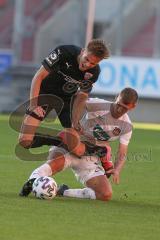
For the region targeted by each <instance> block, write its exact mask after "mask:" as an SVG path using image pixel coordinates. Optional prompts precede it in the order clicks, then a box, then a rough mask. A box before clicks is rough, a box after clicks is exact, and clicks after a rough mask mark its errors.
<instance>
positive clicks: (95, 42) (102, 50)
mask: <svg viewBox="0 0 160 240" xmlns="http://www.w3.org/2000/svg"><path fill="white" fill-rule="evenodd" d="M86 49H87V50H88V51H89V52H91V53H92V54H93V55H95V56H96V57H99V58H101V59H104V58H109V56H110V51H109V48H108V46H107V45H106V43H105V41H104V40H102V39H92V40H91V41H90V42H89V43H88V45H87V47H86Z"/></svg>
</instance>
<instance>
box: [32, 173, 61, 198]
mask: <svg viewBox="0 0 160 240" xmlns="http://www.w3.org/2000/svg"><path fill="white" fill-rule="evenodd" d="M32 192H33V194H34V195H35V197H36V198H40V199H52V198H54V197H55V196H56V193H57V183H56V181H55V180H54V179H53V178H51V177H40V178H37V179H36V180H35V181H34V182H33V186H32Z"/></svg>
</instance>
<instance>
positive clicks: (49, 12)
mask: <svg viewBox="0 0 160 240" xmlns="http://www.w3.org/2000/svg"><path fill="white" fill-rule="evenodd" d="M91 38H101V39H104V40H105V41H106V42H107V43H108V45H109V48H110V50H111V57H110V59H108V60H103V61H102V62H101V65H100V66H101V74H100V77H99V81H98V82H97V84H96V85H95V87H94V89H93V92H92V95H93V96H98V97H102V98H105V99H109V100H110V99H112V100H113V99H114V97H115V95H116V94H117V93H118V92H119V91H120V90H121V89H123V88H124V87H128V86H130V87H133V88H135V89H136V90H137V91H138V93H139V96H140V100H139V105H138V107H137V109H136V110H135V111H134V112H133V113H131V115H132V119H133V120H134V121H139V122H156V123H160V60H159V58H160V0H152V1H151V0H132V1H130V0H112V1H110V0H0V112H1V113H9V112H12V111H13V110H14V109H15V108H17V107H18V105H20V104H21V103H23V102H24V101H26V100H27V99H28V97H29V90H30V85H31V80H32V77H33V75H34V74H35V72H36V70H37V69H38V67H39V66H40V64H41V61H42V60H43V58H45V57H46V56H47V55H48V54H49V52H50V51H52V50H53V49H54V48H55V47H56V46H58V45H60V44H75V45H78V46H81V47H84V46H85V45H86V44H87V42H88V41H89V40H90V39H91Z"/></svg>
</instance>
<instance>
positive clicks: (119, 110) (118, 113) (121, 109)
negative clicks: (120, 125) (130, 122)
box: [111, 96, 135, 118]
mask: <svg viewBox="0 0 160 240" xmlns="http://www.w3.org/2000/svg"><path fill="white" fill-rule="evenodd" d="M134 107H135V104H134V103H129V104H125V103H124V102H123V99H122V98H121V96H119V97H118V98H117V100H116V101H115V103H113V104H112V106H111V114H112V117H114V118H120V117H122V116H123V115H124V114H125V113H127V112H128V111H129V110H131V109H133V108H134Z"/></svg>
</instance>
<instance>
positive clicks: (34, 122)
mask: <svg viewBox="0 0 160 240" xmlns="http://www.w3.org/2000/svg"><path fill="white" fill-rule="evenodd" d="M40 122H41V121H40V120H38V119H36V118H34V117H32V116H30V115H27V114H25V116H24V120H23V123H22V125H21V129H20V133H19V139H33V137H34V134H35V131H36V129H37V127H38V126H39V124H40Z"/></svg>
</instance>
